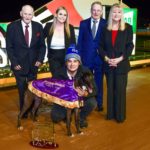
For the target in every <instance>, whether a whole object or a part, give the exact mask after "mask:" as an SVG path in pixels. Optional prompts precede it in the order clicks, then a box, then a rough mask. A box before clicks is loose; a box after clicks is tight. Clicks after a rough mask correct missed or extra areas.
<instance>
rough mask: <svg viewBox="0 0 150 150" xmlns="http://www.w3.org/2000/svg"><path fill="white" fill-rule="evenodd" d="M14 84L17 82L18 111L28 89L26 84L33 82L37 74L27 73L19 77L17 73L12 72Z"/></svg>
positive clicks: (21, 106)
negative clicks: (14, 79)
mask: <svg viewBox="0 0 150 150" xmlns="http://www.w3.org/2000/svg"><path fill="white" fill-rule="evenodd" d="M14 75H15V78H16V82H17V88H18V93H19V106H20V111H21V110H22V108H23V104H24V95H25V92H26V90H27V87H28V82H29V81H32V80H35V79H36V78H37V74H33V73H30V72H29V73H28V74H26V75H21V74H19V73H17V72H14Z"/></svg>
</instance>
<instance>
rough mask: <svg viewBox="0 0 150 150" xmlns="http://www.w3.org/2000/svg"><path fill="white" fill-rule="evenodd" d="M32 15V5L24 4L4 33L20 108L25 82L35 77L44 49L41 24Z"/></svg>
mask: <svg viewBox="0 0 150 150" xmlns="http://www.w3.org/2000/svg"><path fill="white" fill-rule="evenodd" d="M33 15H34V9H33V7H32V6H30V5H24V6H23V7H22V10H21V11H20V16H21V19H20V20H17V21H14V22H12V23H10V24H9V25H8V28H7V33H6V49H7V54H8V57H9V59H10V62H11V69H12V71H13V73H14V75H15V78H16V82H17V87H18V92H19V100H20V101H19V102H20V110H21V109H22V107H23V103H24V94H25V91H26V88H27V83H28V81H31V80H34V79H36V77H37V71H38V67H39V66H40V65H41V64H42V62H43V59H44V56H45V51H46V47H45V41H44V36H43V28H42V25H41V24H39V23H37V22H34V21H32V18H33ZM24 117H25V116H24Z"/></svg>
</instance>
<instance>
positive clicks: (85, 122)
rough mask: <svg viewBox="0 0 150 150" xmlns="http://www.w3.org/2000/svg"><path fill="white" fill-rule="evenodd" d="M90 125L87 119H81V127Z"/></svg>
mask: <svg viewBox="0 0 150 150" xmlns="http://www.w3.org/2000/svg"><path fill="white" fill-rule="evenodd" d="M87 127H88V123H87V121H85V120H84V121H80V128H87Z"/></svg>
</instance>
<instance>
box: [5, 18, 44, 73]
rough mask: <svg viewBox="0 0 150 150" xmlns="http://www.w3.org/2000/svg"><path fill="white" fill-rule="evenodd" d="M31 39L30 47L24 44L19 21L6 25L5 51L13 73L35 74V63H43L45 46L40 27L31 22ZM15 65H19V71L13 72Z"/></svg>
mask: <svg viewBox="0 0 150 150" xmlns="http://www.w3.org/2000/svg"><path fill="white" fill-rule="evenodd" d="M31 24H32V38H31V43H30V47H28V45H27V44H26V41H25V37H24V32H23V28H22V24H21V20H17V21H14V22H12V23H11V24H9V25H8V28H7V33H6V49H7V54H8V57H9V59H10V62H11V68H12V70H13V71H15V72H16V73H19V74H23V75H25V74H28V72H29V71H31V72H33V73H37V67H35V62H36V61H39V62H41V63H42V62H43V59H44V56H45V51H46V46H45V41H44V35H43V28H42V25H41V24H39V23H37V22H34V21H32V22H31ZM16 65H20V66H21V67H22V69H21V70H20V71H16V70H14V67H15V66H16Z"/></svg>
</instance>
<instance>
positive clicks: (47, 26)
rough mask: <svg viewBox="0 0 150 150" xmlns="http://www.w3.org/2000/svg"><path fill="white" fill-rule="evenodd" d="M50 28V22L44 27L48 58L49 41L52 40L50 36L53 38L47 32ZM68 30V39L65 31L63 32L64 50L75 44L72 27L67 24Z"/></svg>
mask: <svg viewBox="0 0 150 150" xmlns="http://www.w3.org/2000/svg"><path fill="white" fill-rule="evenodd" d="M51 26H52V22H48V23H47V24H46V25H45V27H44V37H45V38H47V47H48V56H49V54H50V44H51V40H52V36H53V34H51V35H49V30H50V28H51ZM69 28H70V38H68V36H67V32H66V30H64V31H65V49H66V50H67V48H68V47H69V46H70V44H76V40H75V32H74V27H73V26H72V25H70V24H69Z"/></svg>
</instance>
